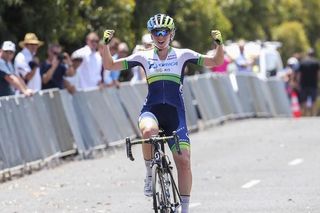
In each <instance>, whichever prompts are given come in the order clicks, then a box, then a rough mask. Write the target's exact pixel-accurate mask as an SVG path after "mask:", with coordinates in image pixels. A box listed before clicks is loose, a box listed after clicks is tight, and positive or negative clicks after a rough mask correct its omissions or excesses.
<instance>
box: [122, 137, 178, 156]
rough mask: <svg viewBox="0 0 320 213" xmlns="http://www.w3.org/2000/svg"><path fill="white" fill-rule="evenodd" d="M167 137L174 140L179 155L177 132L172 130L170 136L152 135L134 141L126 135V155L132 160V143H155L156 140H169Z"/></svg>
mask: <svg viewBox="0 0 320 213" xmlns="http://www.w3.org/2000/svg"><path fill="white" fill-rule="evenodd" d="M169 139H173V140H174V143H175V146H176V149H177V152H178V154H179V155H181V149H180V145H179V136H178V135H177V132H176V131H174V132H173V133H172V136H164V137H160V136H153V137H151V138H147V139H139V140H134V141H131V139H130V138H128V137H127V138H126V151H127V157H128V158H129V159H130V160H131V161H134V157H133V154H132V145H137V144H143V143H146V144H155V143H158V142H160V141H163V142H165V141H166V140H169Z"/></svg>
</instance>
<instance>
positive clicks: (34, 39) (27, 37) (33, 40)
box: [19, 33, 43, 48]
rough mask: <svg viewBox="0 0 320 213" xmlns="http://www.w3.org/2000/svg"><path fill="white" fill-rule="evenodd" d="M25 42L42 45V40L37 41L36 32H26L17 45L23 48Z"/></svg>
mask: <svg viewBox="0 0 320 213" xmlns="http://www.w3.org/2000/svg"><path fill="white" fill-rule="evenodd" d="M26 44H37V45H39V46H41V45H43V41H39V39H38V37H37V36H36V34H34V33H27V34H26V35H25V36H24V40H23V41H20V42H19V46H20V47H22V48H23V47H24V46H25V45H26Z"/></svg>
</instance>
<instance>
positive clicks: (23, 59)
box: [0, 32, 320, 115]
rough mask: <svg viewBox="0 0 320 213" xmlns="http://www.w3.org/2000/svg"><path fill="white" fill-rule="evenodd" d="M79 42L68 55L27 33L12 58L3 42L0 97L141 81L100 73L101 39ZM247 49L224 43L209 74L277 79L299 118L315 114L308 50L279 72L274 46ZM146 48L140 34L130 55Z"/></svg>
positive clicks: (115, 46) (115, 43) (139, 75)
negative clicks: (41, 52)
mask: <svg viewBox="0 0 320 213" xmlns="http://www.w3.org/2000/svg"><path fill="white" fill-rule="evenodd" d="M85 43H86V44H85V46H83V47H81V48H80V49H77V50H75V51H73V52H72V54H71V55H69V53H67V52H66V51H64V50H63V48H62V46H61V45H60V44H58V43H50V44H44V42H43V41H41V40H40V39H39V38H38V37H37V36H36V34H34V33H27V34H26V35H25V37H24V39H23V40H22V41H20V42H19V44H18V45H19V47H20V48H21V50H20V52H18V53H17V54H16V45H15V44H14V43H13V42H11V41H4V42H3V43H2V46H1V51H0V96H8V95H14V94H24V95H26V96H31V95H32V94H33V93H35V92H38V91H39V90H42V89H51V88H59V89H67V90H68V91H69V92H70V93H71V94H73V93H75V92H76V91H80V90H88V89H92V88H97V87H99V88H105V87H119V85H120V84H119V81H120V79H121V78H124V79H125V80H130V82H131V83H137V82H145V75H144V71H143V69H142V67H135V68H133V69H132V70H131V71H130V72H126V71H122V72H119V71H116V70H105V69H103V66H102V57H101V50H102V48H101V47H102V43H101V38H100V37H99V36H98V34H96V33H95V32H91V33H89V34H88V35H87V36H86V41H85ZM250 44H251V43H250V42H246V41H244V40H239V41H238V42H237V43H234V45H233V46H232V45H228V44H227V45H226V47H225V58H224V63H223V64H222V65H220V66H218V67H213V68H211V71H212V72H215V73H220V74H221V73H222V74H224V73H230V72H236V73H256V74H257V76H259V77H260V78H262V79H267V78H270V77H275V76H278V77H280V78H282V79H283V80H284V81H285V84H286V89H287V93H288V97H289V98H290V97H291V95H292V93H296V94H297V95H298V97H299V102H300V106H301V109H302V113H303V114H304V115H316V114H317V105H316V103H317V96H318V89H319V88H318V84H319V78H320V77H319V76H320V66H319V61H317V59H316V58H315V55H314V51H313V50H310V51H309V52H308V53H307V54H306V55H305V56H302V54H299V55H298V54H295V55H294V56H292V57H291V58H289V59H288V61H287V63H286V65H285V66H284V67H283V63H282V60H281V57H280V54H279V52H278V50H277V47H278V46H276V45H268V44H267V43H260V44H258V45H256V44H255V45H251V46H250ZM109 45H110V51H111V54H112V55H113V58H114V59H118V58H123V57H126V56H128V55H129V47H128V45H127V44H126V43H125V42H122V41H121V40H120V39H118V38H113V40H112V41H111V43H110V44H109ZM213 45H214V44H213ZM43 46H45V47H46V48H47V51H46V53H47V58H46V59H45V60H43V61H40V60H39V58H38V56H37V52H38V49H39V48H43ZM172 46H175V47H180V44H179V43H178V42H177V41H173V42H172ZM257 46H258V48H257ZM149 48H152V39H151V36H150V34H145V35H143V37H142V39H141V44H138V45H137V46H136V47H135V48H134V49H133V52H136V51H140V50H144V49H149ZM214 49H215V47H214V46H213V47H212V50H210V51H209V52H207V54H213V53H214ZM15 54H16V55H15ZM232 67H233V68H232ZM186 72H188V71H187V69H186ZM128 73H129V74H128ZM121 74H124V75H123V76H124V77H121ZM121 80H123V79H121Z"/></svg>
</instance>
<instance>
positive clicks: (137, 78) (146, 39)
mask: <svg viewBox="0 0 320 213" xmlns="http://www.w3.org/2000/svg"><path fill="white" fill-rule="evenodd" d="M141 41H142V45H136V47H135V48H134V50H133V53H136V52H138V51H143V50H148V49H150V48H152V47H153V41H152V38H151V35H150V33H147V34H144V35H143V36H142V39H141ZM131 71H132V74H133V77H132V78H131V80H130V83H132V84H134V83H137V82H141V81H143V82H145V81H146V75H145V73H144V70H143V68H142V67H141V66H136V67H133V68H131Z"/></svg>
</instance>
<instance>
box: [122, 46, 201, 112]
mask: <svg viewBox="0 0 320 213" xmlns="http://www.w3.org/2000/svg"><path fill="white" fill-rule="evenodd" d="M187 63H193V64H198V65H202V64H203V56H202V55H201V54H199V53H197V52H195V51H193V50H189V49H177V48H172V47H170V49H169V53H168V56H167V58H166V59H165V60H160V59H159V56H158V54H157V50H156V49H151V50H146V51H140V52H137V53H135V54H133V55H131V56H129V57H127V58H126V59H125V60H124V62H123V68H124V69H129V68H132V67H135V66H141V67H143V69H144V71H145V74H146V77H147V83H148V95H147V98H146V102H145V106H150V105H155V104H160V103H162V104H169V105H172V106H175V107H177V108H178V109H182V110H184V103H183V94H182V85H183V76H184V68H185V66H186V64H187Z"/></svg>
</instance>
